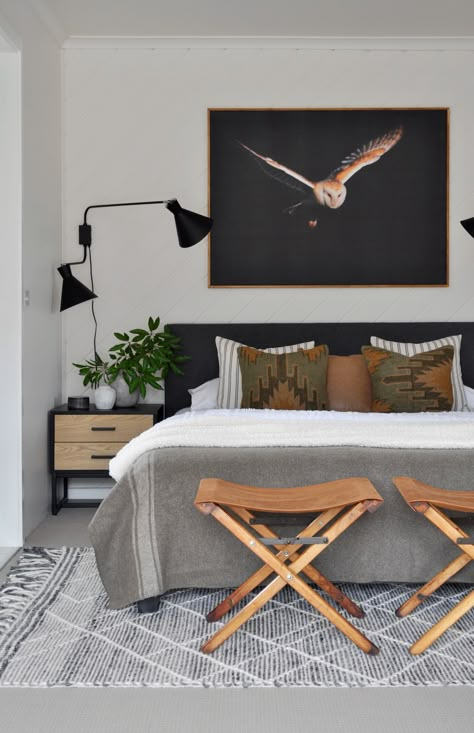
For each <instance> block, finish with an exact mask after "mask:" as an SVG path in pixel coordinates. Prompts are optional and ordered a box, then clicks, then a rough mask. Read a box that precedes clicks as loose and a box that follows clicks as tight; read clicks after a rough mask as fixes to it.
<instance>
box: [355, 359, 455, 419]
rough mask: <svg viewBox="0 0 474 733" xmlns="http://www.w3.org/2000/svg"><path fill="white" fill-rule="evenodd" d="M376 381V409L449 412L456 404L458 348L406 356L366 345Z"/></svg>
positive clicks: (368, 363)
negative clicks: (454, 382) (454, 380)
mask: <svg viewBox="0 0 474 733" xmlns="http://www.w3.org/2000/svg"><path fill="white" fill-rule="evenodd" d="M362 354H363V355H364V358H365V360H366V362H367V367H368V370H369V374H370V378H371V381H372V412H446V411H449V410H451V409H452V406H453V387H452V382H451V370H452V368H453V357H454V348H453V347H452V346H443V347H442V348H440V349H434V350H433V351H425V352H424V353H420V354H415V355H414V356H403V355H402V354H396V353H394V352H393V351H387V350H386V349H379V348H377V347H376V346H363V347H362Z"/></svg>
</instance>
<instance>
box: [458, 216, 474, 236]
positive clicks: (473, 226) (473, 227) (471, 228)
mask: <svg viewBox="0 0 474 733" xmlns="http://www.w3.org/2000/svg"><path fill="white" fill-rule="evenodd" d="M461 224H462V225H463V227H464V229H465V230H466V232H467V233H468V234H470V235H471V237H474V216H471V218H470V219H463V220H462V222H461Z"/></svg>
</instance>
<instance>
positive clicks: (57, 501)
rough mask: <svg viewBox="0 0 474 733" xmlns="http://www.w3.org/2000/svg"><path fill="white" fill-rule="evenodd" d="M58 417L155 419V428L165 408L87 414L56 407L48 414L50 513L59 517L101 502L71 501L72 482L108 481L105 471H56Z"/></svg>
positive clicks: (139, 407) (150, 406) (148, 406)
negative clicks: (60, 487)
mask: <svg viewBox="0 0 474 733" xmlns="http://www.w3.org/2000/svg"><path fill="white" fill-rule="evenodd" d="M56 415H153V424H154V425H156V423H157V422H160V421H161V420H163V417H164V406H163V405H158V404H140V405H136V406H135V407H117V408H114V409H113V410H97V409H96V407H95V406H94V405H91V406H90V408H89V409H88V410H69V409H68V406H67V405H61V406H59V407H55V408H54V409H52V410H50V411H49V412H48V460H49V468H50V472H51V513H52V514H57V513H58V512H59V511H60V509H63V508H64V507H68V508H75V507H97V506H99V505H100V503H101V500H100V499H69V496H68V490H69V479H70V478H109V472H108V471H107V470H104V469H97V470H96V471H94V470H88V469H81V470H72V469H67V470H56V469H55V468H54V444H55V416H56ZM60 479H62V483H63V491H62V496H61V497H60V498H58V483H59V480H60Z"/></svg>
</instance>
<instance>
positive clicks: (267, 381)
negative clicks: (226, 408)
mask: <svg viewBox="0 0 474 733" xmlns="http://www.w3.org/2000/svg"><path fill="white" fill-rule="evenodd" d="M238 351H239V364H240V371H241V374H242V403H241V407H251V408H253V409H257V410H264V409H270V410H327V409H328V397H327V390H326V381H327V368H328V353H329V351H328V347H327V346H325V345H319V346H315V347H314V348H312V349H306V350H305V349H299V350H298V351H297V352H295V353H286V354H268V353H266V352H264V351H259V350H258V349H252V348H251V347H250V346H241V347H240V348H239V350H238Z"/></svg>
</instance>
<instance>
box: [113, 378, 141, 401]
mask: <svg viewBox="0 0 474 733" xmlns="http://www.w3.org/2000/svg"><path fill="white" fill-rule="evenodd" d="M112 384H113V387H114V389H115V391H116V393H117V399H116V401H115V404H116V405H117V407H134V405H136V404H137V402H138V398H139V397H140V392H139V390H138V389H136V390H135V391H134V392H130V390H129V388H128V384H127V382H126V381H125V379H124V378H123V376H122V374H119V375H118V377H117V379H114V381H113V382H112Z"/></svg>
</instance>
